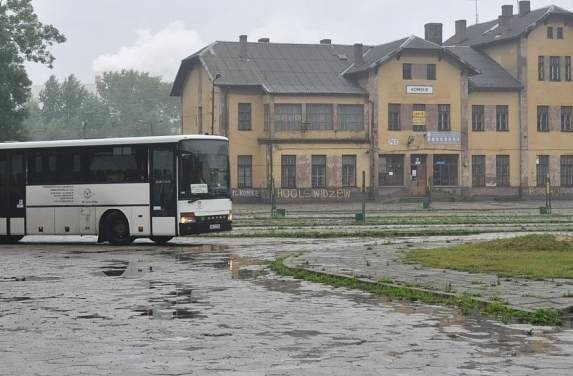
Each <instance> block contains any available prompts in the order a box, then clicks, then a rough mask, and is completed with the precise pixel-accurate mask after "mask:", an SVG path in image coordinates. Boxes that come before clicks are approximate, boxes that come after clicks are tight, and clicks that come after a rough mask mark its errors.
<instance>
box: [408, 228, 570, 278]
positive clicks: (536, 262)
mask: <svg viewBox="0 0 573 376" xmlns="http://www.w3.org/2000/svg"><path fill="white" fill-rule="evenodd" d="M405 261H406V262H408V263H416V264H422V265H424V266H429V267H434V268H442V269H453V270H460V271H466V272H470V273H494V274H497V275H498V284H499V283H501V282H500V278H501V277H522V278H532V279H547V278H573V240H572V239H570V238H564V237H556V236H554V235H535V234H533V235H526V236H520V237H516V238H511V239H500V240H493V241H488V242H481V243H469V244H461V245H457V246H453V247H444V248H434V249H417V250H412V251H410V252H408V253H407V254H406V256H405Z"/></svg>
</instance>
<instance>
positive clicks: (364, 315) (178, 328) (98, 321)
mask: <svg viewBox="0 0 573 376" xmlns="http://www.w3.org/2000/svg"><path fill="white" fill-rule="evenodd" d="M55 241H58V242H57V243H56V242H55ZM370 242H371V240H368V239H329V240H313V239H292V240H288V241H285V240H284V239H264V238H258V239H201V238H185V239H175V241H174V244H171V245H170V246H167V247H158V246H155V245H153V244H151V243H146V242H141V243H137V242H136V243H134V244H133V245H131V246H129V247H113V246H107V245H95V244H94V239H90V238H79V237H70V238H68V239H65V238H54V237H50V238H41V237H40V238H28V239H25V243H24V244H19V245H15V246H4V245H3V246H2V247H1V248H0V260H1V261H2V262H1V264H0V375H379V374H388V375H570V374H571V367H572V366H573V361H572V359H573V330H570V329H563V328H551V327H531V326H529V325H517V324H513V325H505V324H501V323H498V322H493V321H490V320H488V319H485V318H482V317H464V316H463V315H461V314H460V313H459V312H458V311H456V310H455V309H450V308H446V307H440V306H429V305H424V304H418V303H402V302H392V301H387V300H385V299H383V298H378V297H372V296H370V295H368V294H366V293H361V292H357V291H352V290H347V289H336V288H332V287H328V286H322V285H317V284H312V283H308V282H304V281H298V280H293V279H289V278H283V277H279V276H276V275H274V274H273V273H271V272H269V271H268V269H266V263H267V262H269V261H271V260H273V259H274V258H275V257H277V256H278V255H279V254H284V253H293V254H294V253H299V252H312V251H313V250H317V249H319V250H323V251H324V250H325V249H330V250H332V251H333V252H342V251H344V250H347V251H348V252H350V251H352V250H353V249H357V248H356V247H359V248H360V249H363V248H365V247H366V245H367V244H368V243H370ZM530 329H533V332H532V335H530V334H528V331H529V330H530Z"/></svg>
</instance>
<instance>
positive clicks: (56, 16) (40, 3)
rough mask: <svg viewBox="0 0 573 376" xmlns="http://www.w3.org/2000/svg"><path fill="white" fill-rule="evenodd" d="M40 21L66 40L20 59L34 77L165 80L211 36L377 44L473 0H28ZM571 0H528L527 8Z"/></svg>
mask: <svg viewBox="0 0 573 376" xmlns="http://www.w3.org/2000/svg"><path fill="white" fill-rule="evenodd" d="M33 4H34V7H35V9H36V12H37V14H38V16H39V18H40V20H41V21H42V22H44V23H49V24H53V25H54V26H56V27H57V28H58V29H59V30H60V31H61V32H63V33H64V34H65V35H66V37H67V38H68V41H67V42H66V43H64V44H62V45H58V46H56V47H54V48H53V49H52V51H53V53H54V55H55V56H56V61H55V64H54V69H51V70H50V69H48V68H45V67H43V66H40V65H37V64H28V73H29V75H30V78H31V79H32V81H33V82H34V84H35V85H38V84H43V83H44V82H45V81H46V80H47V79H48V77H49V76H50V75H51V74H55V75H56V76H57V77H58V78H59V79H63V78H64V77H67V76H68V75H70V74H75V75H76V76H77V77H78V78H79V79H80V80H81V81H83V82H84V83H93V82H94V77H95V75H96V74H97V73H98V72H101V71H107V70H119V69H123V68H126V69H130V68H133V69H137V70H142V71H147V72H150V73H151V74H153V75H156V76H162V77H163V79H164V80H165V81H172V80H173V79H174V76H175V72H176V71H177V68H178V66H179V62H180V61H181V59H183V58H185V57H186V56H188V55H190V54H192V53H193V52H195V51H196V50H198V49H199V48H201V47H203V46H205V45H206V44H209V43H211V42H213V41H215V40H231V41H234V40H238V38H239V35H240V34H247V35H248V36H249V40H250V41H256V40H257V39H258V38H261V37H269V38H271V42H295V43H317V42H318V41H319V40H320V39H322V38H331V39H332V40H333V43H341V44H353V43H357V42H362V43H364V44H380V43H385V42H389V41H392V40H396V39H399V38H402V37H405V36H408V35H412V34H416V35H418V36H421V37H423V36H424V24H425V23H428V22H442V23H443V24H444V39H445V38H447V37H449V36H450V35H451V34H453V30H454V21H455V20H457V19H464V18H465V19H467V20H468V23H470V24H471V23H474V22H475V0H354V1H348V0H201V1H199V0H33ZM503 4H513V5H514V11H515V12H516V9H517V0H478V13H479V19H480V21H487V20H492V19H494V18H497V16H498V14H500V12H501V6H502V5H503ZM551 4H555V5H558V6H561V7H563V8H566V9H569V10H573V0H532V1H531V6H532V9H536V8H540V7H544V6H547V5H551Z"/></svg>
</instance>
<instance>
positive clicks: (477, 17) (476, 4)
mask: <svg viewBox="0 0 573 376" xmlns="http://www.w3.org/2000/svg"><path fill="white" fill-rule="evenodd" d="M470 1H473V2H474V3H475V6H476V7H475V9H476V24H477V23H479V13H478V2H479V1H480V0H470Z"/></svg>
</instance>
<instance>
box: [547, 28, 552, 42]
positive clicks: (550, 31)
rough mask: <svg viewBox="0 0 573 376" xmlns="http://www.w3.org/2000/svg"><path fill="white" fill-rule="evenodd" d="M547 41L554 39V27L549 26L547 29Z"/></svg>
mask: <svg viewBox="0 0 573 376" xmlns="http://www.w3.org/2000/svg"><path fill="white" fill-rule="evenodd" d="M547 39H553V27H552V26H549V27H548V28H547Z"/></svg>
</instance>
